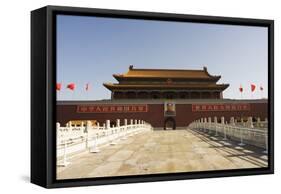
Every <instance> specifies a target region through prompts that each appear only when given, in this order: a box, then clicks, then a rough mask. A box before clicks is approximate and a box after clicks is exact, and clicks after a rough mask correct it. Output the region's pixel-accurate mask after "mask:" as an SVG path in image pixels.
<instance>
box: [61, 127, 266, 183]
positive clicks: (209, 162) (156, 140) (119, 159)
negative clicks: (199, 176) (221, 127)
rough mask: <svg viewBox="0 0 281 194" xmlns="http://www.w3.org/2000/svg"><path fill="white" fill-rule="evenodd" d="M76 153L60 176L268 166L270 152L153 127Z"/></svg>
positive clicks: (135, 173) (207, 135) (186, 131)
mask: <svg viewBox="0 0 281 194" xmlns="http://www.w3.org/2000/svg"><path fill="white" fill-rule="evenodd" d="M100 150H101V152H99V153H89V152H88V151H85V152H82V153H79V154H77V155H75V156H72V157H71V158H70V159H69V160H68V162H70V164H69V165H68V166H66V167H57V179H73V178H91V177H106V176H124V175H140V174H155V173H173V172H191V171H208V170H223V169H239V168H260V167H266V166H267V164H268V162H267V156H266V155H263V154H262V151H263V150H261V149H259V148H257V147H254V146H247V145H246V146H243V147H241V146H238V143H237V142H233V141H228V140H223V139H222V137H214V136H213V135H211V134H206V133H202V132H198V131H193V130H190V129H187V130H171V131H169V130H168V131H160V130H157V131H151V132H145V133H142V134H138V135H135V136H133V137H129V138H127V139H126V140H120V141H119V142H118V144H117V145H108V146H105V147H102V148H100Z"/></svg>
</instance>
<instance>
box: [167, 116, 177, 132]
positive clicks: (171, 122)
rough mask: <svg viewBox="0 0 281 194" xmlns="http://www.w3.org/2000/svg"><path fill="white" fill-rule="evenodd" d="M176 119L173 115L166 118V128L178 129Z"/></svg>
mask: <svg viewBox="0 0 281 194" xmlns="http://www.w3.org/2000/svg"><path fill="white" fill-rule="evenodd" d="M176 127H177V126H176V121H175V119H174V118H172V117H168V118H166V119H165V122H164V130H167V129H173V130H175V129H176Z"/></svg>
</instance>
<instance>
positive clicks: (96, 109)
mask: <svg viewBox="0 0 281 194" xmlns="http://www.w3.org/2000/svg"><path fill="white" fill-rule="evenodd" d="M147 111H148V106H147V104H139V105H135V104H133V105H131V104H129V105H119V104H118V105H116V104H115V105H110V104H107V105H99V104H97V105H78V106H77V113H138V112H147Z"/></svg>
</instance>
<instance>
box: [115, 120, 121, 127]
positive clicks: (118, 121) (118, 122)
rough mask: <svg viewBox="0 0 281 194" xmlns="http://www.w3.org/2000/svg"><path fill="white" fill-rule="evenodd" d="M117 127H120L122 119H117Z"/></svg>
mask: <svg viewBox="0 0 281 194" xmlns="http://www.w3.org/2000/svg"><path fill="white" fill-rule="evenodd" d="M116 127H120V119H116Z"/></svg>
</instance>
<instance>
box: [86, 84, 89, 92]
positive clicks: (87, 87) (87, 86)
mask: <svg viewBox="0 0 281 194" xmlns="http://www.w3.org/2000/svg"><path fill="white" fill-rule="evenodd" d="M85 89H86V91H88V90H89V83H87V84H86V88H85Z"/></svg>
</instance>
